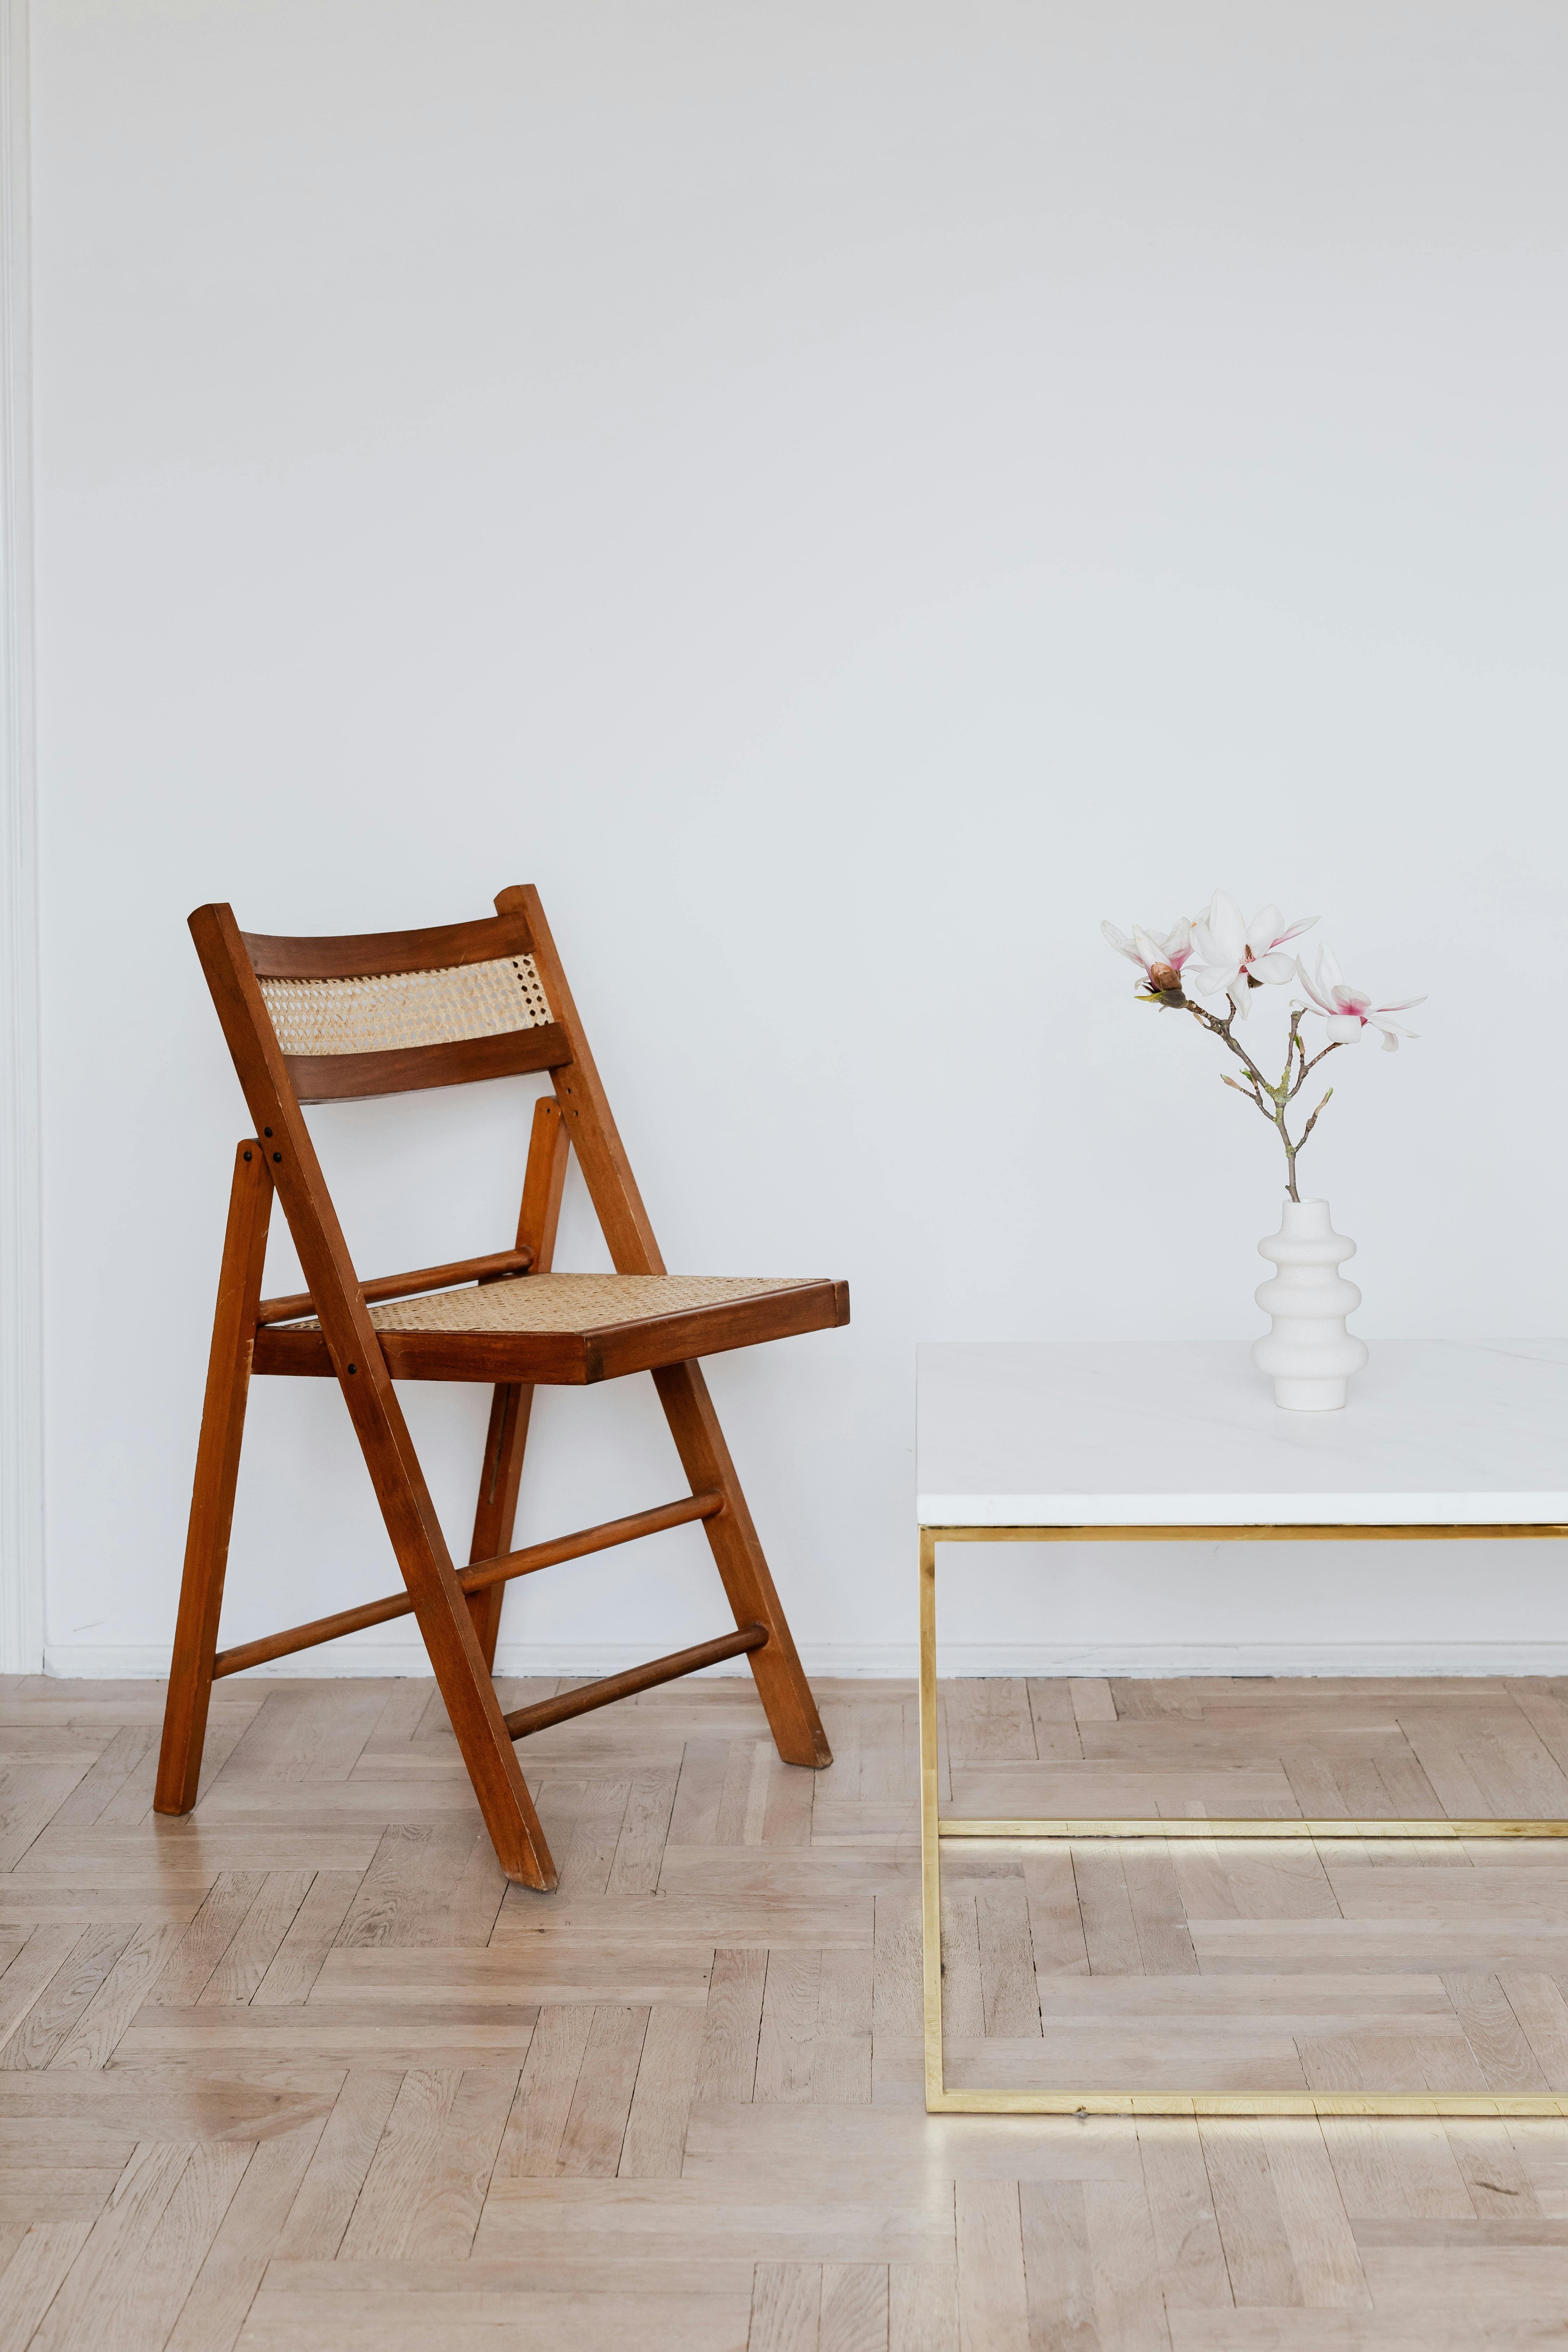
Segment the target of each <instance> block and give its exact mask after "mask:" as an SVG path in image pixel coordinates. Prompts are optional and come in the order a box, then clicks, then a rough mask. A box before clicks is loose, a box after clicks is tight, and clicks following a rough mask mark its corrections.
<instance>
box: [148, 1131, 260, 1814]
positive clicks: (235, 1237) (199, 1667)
mask: <svg viewBox="0 0 1568 2352" xmlns="http://www.w3.org/2000/svg"><path fill="white" fill-rule="evenodd" d="M271 1213H272V1182H271V1179H270V1177H269V1176H268V1172H267V1161H266V1159H265V1157H264V1155H263V1153H262V1150H261V1146H260V1145H259V1144H258V1142H257V1141H256V1140H255V1139H254V1138H251V1139H248V1140H247V1141H246V1142H243V1143H241V1144H239V1145H238V1146H237V1149H236V1151H235V1160H234V1182H233V1184H232V1186H231V1187H230V1190H229V1196H228V1226H227V1230H226V1233H225V1234H224V1244H223V1267H222V1271H221V1272H220V1274H219V1276H218V1289H217V1307H216V1312H215V1314H214V1317H213V1337H212V1351H211V1353H210V1355H209V1356H208V1359H207V1385H206V1395H205V1400H204V1402H203V1405H202V1432H201V1436H200V1439H199V1440H198V1442H197V1445H196V1475H195V1485H194V1486H193V1488H192V1492H191V1517H190V1525H189V1528H188V1530H187V1533H186V1537H185V1567H184V1578H183V1580H182V1582H181V1586H180V1614H179V1620H178V1622H177V1624H176V1627H175V1631H174V1662H173V1664H172V1665H171V1667H170V1670H169V1696H168V1698H167V1700H166V1702H165V1704H164V1707H163V1749H162V1752H161V1754H160V1756H159V1759H158V1782H157V1789H156V1791H155V1793H154V1795H153V1811H155V1812H160V1813H188V1812H189V1811H190V1810H191V1807H192V1806H193V1805H194V1804H195V1801H196V1788H197V1784H198V1782H199V1781H200V1779H201V1770H202V1748H203V1746H204V1744H205V1739H206V1728H207V1703H208V1701H209V1700H210V1698H211V1696H212V1686H213V1659H214V1657H215V1655H216V1651H217V1625H218V1613H219V1611H220V1610H221V1609H222V1606H223V1580H224V1570H225V1569H226V1566H227V1564H228V1538H229V1528H230V1527H231V1525H232V1523H233V1519H234V1490H235V1483H236V1481H237V1478H238V1475H239V1449H240V1442H241V1439H242V1438H243V1436H244V1433H245V1405H246V1397H247V1391H248V1390H249V1386H250V1362H251V1355H252V1351H253V1349H254V1348H255V1344H256V1314H257V1308H258V1306H259V1304H260V1301H261V1270H262V1263H263V1260H264V1259H265V1257H266V1255H267V1228H268V1221H269V1219H270V1216H271Z"/></svg>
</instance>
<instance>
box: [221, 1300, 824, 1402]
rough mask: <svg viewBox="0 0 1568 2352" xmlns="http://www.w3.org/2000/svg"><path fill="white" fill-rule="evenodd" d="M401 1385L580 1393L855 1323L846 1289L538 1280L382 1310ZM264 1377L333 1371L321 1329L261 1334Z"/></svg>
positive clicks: (285, 1327)
mask: <svg viewBox="0 0 1568 2352" xmlns="http://www.w3.org/2000/svg"><path fill="white" fill-rule="evenodd" d="M369 1315H370V1320H371V1323H372V1326H373V1327H374V1331H375V1334H376V1338H377V1339H378V1340H379V1341H380V1343H381V1348H382V1352H383V1354H384V1356H385V1358H386V1365H387V1370H389V1371H390V1372H391V1373H392V1375H393V1377H394V1379H395V1380H404V1381H418V1380H437V1381H452V1380H484V1381H503V1380H504V1381H531V1382H534V1383H536V1384H539V1385H542V1386H546V1387H561V1386H569V1387H578V1386H582V1385H584V1384H585V1383H587V1382H590V1381H602V1380H614V1379H617V1378H619V1376H620V1375H621V1374H622V1373H625V1372H631V1371H637V1372H647V1371H654V1370H658V1367H659V1366H660V1365H661V1364H679V1363H688V1362H689V1361H691V1360H693V1359H694V1358H696V1357H700V1356H717V1355H722V1354H724V1353H726V1352H727V1351H728V1350H729V1349H731V1348H749V1347H752V1346H754V1345H755V1344H756V1342H757V1341H758V1340H760V1339H789V1338H791V1337H793V1336H794V1335H795V1334H797V1333H799V1332H802V1331H819V1330H825V1329H827V1328H830V1327H831V1326H833V1325H834V1324H837V1323H842V1322H845V1321H847V1319H848V1306H847V1299H846V1297H845V1295H844V1286H843V1285H842V1284H841V1283H834V1282H825V1281H824V1282H813V1281H808V1280H805V1279H803V1278H801V1277H799V1276H795V1277H793V1278H792V1277H790V1276H776V1275H775V1276H769V1275H711V1274H529V1275H521V1276H517V1277H515V1278H514V1279H512V1280H510V1281H504V1282H484V1283H480V1284H479V1285H477V1286H475V1285H468V1286H465V1287H464V1288H463V1289H460V1290H438V1291H427V1292H426V1293H425V1295H424V1296H423V1297H416V1298H396V1299H393V1300H390V1301H389V1302H388V1303H387V1304H386V1305H385V1306H380V1307H371V1308H370V1309H369ZM256 1349H257V1353H256V1369H257V1370H258V1371H261V1372H307V1373H308V1372H319V1373H322V1374H325V1373H328V1372H330V1371H331V1369H332V1364H331V1357H330V1355H329V1354H328V1351H327V1345H326V1341H325V1339H324V1338H323V1337H322V1334H321V1324H320V1323H319V1322H318V1321H317V1320H316V1318H314V1317H313V1316H312V1317H311V1318H309V1320H304V1319H301V1320H300V1321H299V1322H294V1323H275V1324H270V1325H268V1327H267V1328H265V1329H264V1330H261V1331H259V1332H258V1334H257V1339H256Z"/></svg>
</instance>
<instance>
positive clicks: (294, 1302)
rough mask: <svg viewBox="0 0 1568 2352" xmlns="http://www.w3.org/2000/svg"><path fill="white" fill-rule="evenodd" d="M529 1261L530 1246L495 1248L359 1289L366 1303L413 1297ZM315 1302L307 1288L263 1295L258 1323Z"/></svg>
mask: <svg viewBox="0 0 1568 2352" xmlns="http://www.w3.org/2000/svg"><path fill="white" fill-rule="evenodd" d="M532 1264H533V1252H532V1251H531V1249H510V1250H497V1251H495V1252H493V1253H492V1255H490V1256H489V1257H464V1258H458V1259H457V1260H456V1261H455V1262H454V1263H453V1264H452V1265H419V1266H416V1267H415V1268H414V1270H413V1272H412V1273H411V1274H378V1275H376V1276H374V1279H373V1280H371V1281H369V1282H362V1283H361V1285H360V1289H361V1290H362V1292H363V1295H364V1297H365V1300H366V1302H367V1304H369V1305H370V1306H373V1307H374V1305H375V1304H376V1303H377V1302H378V1301H379V1300H382V1299H386V1298H416V1297H418V1296H419V1294H420V1292H421V1291H426V1290H447V1289H450V1288H451V1287H452V1286H453V1285H454V1284H456V1283H459V1282H494V1281H497V1280H498V1279H500V1278H501V1277H502V1276H506V1275H509V1274H526V1272H527V1271H528V1268H529V1267H530V1266H531V1265H532ZM315 1311H316V1302H315V1300H314V1299H313V1298H312V1297H311V1296H310V1292H309V1291H308V1290H300V1291H296V1292H294V1293H293V1295H292V1296H291V1297H288V1298H264V1299H263V1300H262V1302H261V1305H260V1307H258V1309H257V1316H256V1319H257V1322H258V1324H261V1323H298V1322H299V1321H300V1319H301V1318H302V1317H304V1316H307V1315H314V1313H315Z"/></svg>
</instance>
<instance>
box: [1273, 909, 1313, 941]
mask: <svg viewBox="0 0 1568 2352" xmlns="http://www.w3.org/2000/svg"><path fill="white" fill-rule="evenodd" d="M1317 920H1318V918H1317V916H1316V915H1303V916H1302V918H1301V919H1300V922H1299V923H1292V924H1291V925H1290V926H1289V929H1287V930H1283V931H1276V932H1275V934H1274V940H1273V944H1274V946H1275V947H1277V948H1282V947H1283V946H1284V944H1285V942H1286V940H1299V939H1300V936H1301V934H1302V932H1303V931H1310V929H1311V928H1312V925H1313V924H1314V923H1315V922H1316V921H1317Z"/></svg>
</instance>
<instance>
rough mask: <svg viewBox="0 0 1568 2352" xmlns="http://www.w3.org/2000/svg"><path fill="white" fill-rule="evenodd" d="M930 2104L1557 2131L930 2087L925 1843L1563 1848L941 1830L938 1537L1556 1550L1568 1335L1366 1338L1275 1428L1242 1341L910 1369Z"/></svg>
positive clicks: (1566, 1468) (969, 2109)
mask: <svg viewBox="0 0 1568 2352" xmlns="http://www.w3.org/2000/svg"><path fill="white" fill-rule="evenodd" d="M916 1485H917V1489H918V1496H917V1512H918V1517H919V1523H920V1584H921V1895H922V1908H921V1926H922V1942H923V1956H924V1998H925V2065H926V2106H927V2109H928V2111H930V2112H931V2113H932V2114H944V2115H1072V2114H1088V2115H1184V2116H1191V2115H1240V2116H1285V2115H1355V2116H1370V2115H1389V2116H1396V2115H1419V2116H1434V2115H1436V2116H1497V2115H1500V2114H1507V2115H1520V2116H1563V2115H1568V2095H1562V2096H1556V2095H1536V2094H1530V2095H1504V2094H1499V2095H1495V2096H1488V2097H1485V2098H1481V2097H1477V2096H1472V2095H1460V2094H1452V2095H1450V2094H1446V2093H1429V2094H1411V2093H1395V2092H1390V2093H1388V2094H1387V2095H1373V2094H1361V2095H1355V2096H1349V2095H1327V2094H1319V2095H1310V2094H1303V2095H1300V2096H1298V2095H1281V2094H1279V2093H1270V2094H1263V2093H1259V2094H1258V2095H1236V2094H1230V2093H1226V2094H1219V2093H1214V2094H1210V2093H1205V2091H1203V2090H1202V2089H1201V2088H1200V2089H1194V2090H1192V2091H1190V2092H1182V2093H1180V2094H1177V2093H1172V2092H1141V2091H1139V2090H1138V2089H1137V2088H1136V2087H1126V2088H1122V2087H1115V2088H1102V2089H1096V2090H1083V2089H1074V2088H1065V2089H1063V2090H1061V2091H1051V2092H1040V2091H1035V2090H995V2091H985V2090H967V2089H953V2090H949V2089H948V2088H947V2087H946V2085H945V2080H944V2065H943V2055H942V1907H941V1906H942V1872H941V1854H942V1840H943V1839H944V1838H955V1837H963V1838H1110V1839H1122V1838H1141V1837H1160V1838H1181V1837H1202V1838H1271V1839H1278V1838H1295V1839H1308V1840H1312V1839H1318V1838H1458V1839H1469V1838H1496V1837H1511V1838H1559V1837H1568V1821H1451V1820H1430V1821H1338V1820H1328V1821H1310V1820H1305V1819H1300V1820H1298V1819H1279V1818H1270V1819H1264V1820H1251V1821H1247V1820H1235V1821H1215V1820H1211V1819H1208V1818H1207V1817H1202V1818H1194V1817H1191V1816H1184V1817H1168V1818H1164V1817H1157V1818H1152V1819H1137V1820H1115V1819H1103V1820H1101V1819H1084V1820H1046V1819H1040V1820H1035V1819H1030V1820H974V1819H955V1818H952V1816H949V1817H948V1818H946V1819H942V1818H941V1817H939V1813H938V1787H937V1707H936V1556H937V1549H938V1547H939V1545H942V1544H952V1543H969V1544H977V1543H1037V1544H1038V1543H1138V1542H1145V1543H1147V1542H1159V1543H1170V1542H1183V1541H1189V1542H1208V1543H1214V1542H1224V1541H1233V1542H1234V1541H1239V1542H1248V1543H1255V1542H1259V1541H1265V1542H1273V1543H1289V1542H1300V1541H1311V1542H1317V1543H1321V1542H1323V1541H1326V1540H1348V1539H1353V1540H1356V1541H1363V1542H1364V1541H1367V1540H1384V1541H1395V1540H1398V1541H1410V1540H1413V1539H1415V1540H1420V1541H1422V1542H1429V1541H1432V1540H1433V1539H1437V1538H1443V1539H1447V1538H1454V1539H1458V1538H1478V1537H1494V1538H1495V1537H1502V1536H1508V1537H1515V1536H1521V1537H1523V1536H1536V1537H1540V1536H1557V1537H1568V1340H1551V1339H1521V1340H1491V1341H1485V1340H1402V1341H1391V1340H1384V1341H1380V1342H1379V1343H1378V1344H1377V1345H1376V1346H1375V1347H1374V1348H1373V1356H1372V1361H1371V1363H1370V1364H1369V1366H1368V1367H1367V1370H1365V1371H1364V1372H1363V1373H1361V1374H1359V1375H1358V1376H1357V1378H1356V1380H1355V1381H1353V1382H1352V1389H1351V1402H1350V1404H1349V1405H1348V1407H1347V1408H1346V1410H1345V1411H1344V1412H1331V1413H1305V1412H1294V1413H1293V1412H1281V1411H1280V1410H1279V1408H1278V1407H1277V1406H1276V1405H1275V1403H1274V1401H1273V1395H1272V1391H1271V1390H1270V1388H1269V1385H1268V1382H1267V1381H1264V1380H1263V1379H1262V1378H1261V1376H1260V1375H1259V1374H1258V1373H1257V1372H1256V1371H1255V1370H1254V1369H1253V1367H1252V1365H1251V1363H1250V1361H1249V1360H1248V1358H1247V1349H1246V1348H1245V1346H1235V1345H1229V1344H1226V1345H1218V1346H1209V1345H1204V1346H1163V1347H1145V1346H1142V1345H1141V1344H1131V1343H1115V1342H1099V1341H1094V1342H1075V1341H1062V1342H1058V1343H1054V1344H1046V1345H1023V1344H1016V1343H1013V1344H1008V1343H994V1344H991V1343H974V1344H950V1345H941V1346H926V1347H922V1348H921V1350H920V1356H919V1438H918V1444H917V1472H916Z"/></svg>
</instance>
